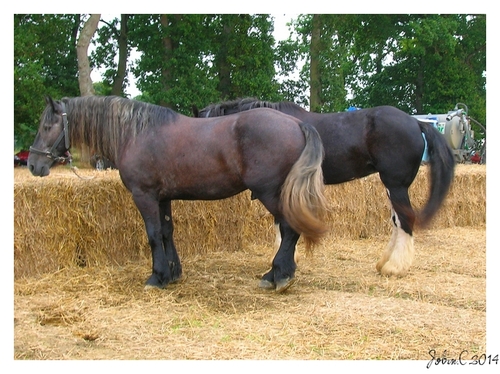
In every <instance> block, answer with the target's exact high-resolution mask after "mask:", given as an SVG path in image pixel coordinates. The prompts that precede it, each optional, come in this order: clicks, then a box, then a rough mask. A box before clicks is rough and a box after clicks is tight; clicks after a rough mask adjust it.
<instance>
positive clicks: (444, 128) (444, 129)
mask: <svg viewBox="0 0 500 374" xmlns="http://www.w3.org/2000/svg"><path fill="white" fill-rule="evenodd" d="M468 112H469V110H468V108H467V106H466V105H465V104H462V103H457V104H456V105H455V109H453V110H452V111H450V112H448V113H446V114H423V115H413V117H415V118H418V119H420V120H425V121H429V122H432V123H433V124H434V126H435V127H436V128H437V129H438V130H439V132H441V133H442V134H443V135H444V137H445V139H446V141H447V142H448V144H449V146H450V147H451V149H452V150H453V154H454V155H455V160H456V161H457V163H469V162H474V163H480V164H485V163H486V137H485V138H484V139H483V140H481V141H476V140H474V131H473V130H472V128H471V121H472V122H474V123H475V124H477V125H478V126H480V127H481V128H482V130H483V131H484V134H485V135H486V128H485V127H484V126H483V125H481V124H480V123H479V122H477V121H476V120H474V119H473V118H471V117H470V116H468V115H467V113H468Z"/></svg>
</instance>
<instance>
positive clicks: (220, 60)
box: [216, 15, 234, 100]
mask: <svg viewBox="0 0 500 374" xmlns="http://www.w3.org/2000/svg"><path fill="white" fill-rule="evenodd" d="M222 17H223V19H224V21H225V22H224V25H223V27H222V34H221V40H220V49H219V52H218V55H217V61H216V63H217V70H218V73H219V84H218V87H217V90H218V91H219V92H220V93H221V97H222V98H223V99H225V100H226V99H230V98H231V66H230V64H229V62H228V55H229V51H228V49H229V40H230V38H231V34H232V33H233V32H234V23H233V19H232V18H231V17H233V15H222Z"/></svg>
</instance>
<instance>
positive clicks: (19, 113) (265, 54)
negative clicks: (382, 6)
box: [14, 14, 486, 147]
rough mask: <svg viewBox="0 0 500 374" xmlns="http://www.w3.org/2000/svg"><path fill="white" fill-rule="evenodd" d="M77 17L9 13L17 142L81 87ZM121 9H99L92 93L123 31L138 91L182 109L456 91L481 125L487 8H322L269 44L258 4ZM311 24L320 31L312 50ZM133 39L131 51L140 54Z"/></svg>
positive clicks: (422, 106) (336, 102)
mask: <svg viewBox="0 0 500 374" xmlns="http://www.w3.org/2000/svg"><path fill="white" fill-rule="evenodd" d="M85 18H86V16H84V15H82V16H80V15H64V14H60V15H33V14H25V15H14V133H15V140H16V142H17V143H18V144H19V147H27V146H29V145H30V144H31V142H32V140H33V137H34V134H35V132H36V129H37V127H38V118H39V116H40V113H41V111H42V110H43V107H44V99H43V98H44V96H45V95H47V94H48V95H51V96H53V97H56V98H60V97H63V96H77V95H79V88H78V79H77V77H78V66H77V61H76V50H75V45H76V40H77V36H78V30H79V28H80V27H81V24H82V20H84V19H85ZM122 19H123V18H122ZM127 20H128V21H127V25H126V26H127V27H125V28H124V29H123V30H122V26H123V25H121V19H120V17H117V18H114V19H112V20H102V22H101V23H100V28H99V30H98V35H97V36H96V38H95V39H94V40H93V43H94V47H95V49H94V51H93V52H92V54H91V56H90V60H91V64H92V66H93V68H94V69H96V68H99V69H100V70H101V71H103V74H102V81H101V82H96V83H94V87H95V89H96V94H98V95H109V94H110V93H111V92H112V87H113V84H114V83H115V79H116V77H117V72H118V62H119V61H122V62H123V60H120V59H119V50H120V48H119V43H118V40H119V37H120V36H121V37H122V38H123V37H126V40H125V43H126V44H125V46H126V49H123V48H122V52H123V51H125V52H126V53H125V54H126V56H125V58H127V61H126V72H131V73H132V74H133V75H134V76H135V78H136V85H137V87H138V89H139V90H140V91H141V95H139V96H138V97H136V99H138V100H143V101H147V102H151V103H155V104H159V105H164V106H169V107H171V108H173V109H174V110H176V111H178V112H181V113H184V114H187V115H191V111H192V106H193V105H195V106H197V107H198V108H201V107H204V106H206V105H207V104H209V103H213V102H218V101H221V100H227V99H234V98H238V97H245V96H254V97H257V98H260V99H262V100H269V101H279V100H290V101H294V102H296V103H298V104H303V105H305V106H309V105H312V106H313V107H314V108H317V109H316V110H319V111H323V112H331V111H344V110H345V109H346V108H347V107H349V106H350V105H354V106H358V107H372V106H376V105H393V106H396V107H398V108H400V109H403V110H404V111H406V112H408V113H410V114H413V113H445V112H447V111H448V110H451V109H453V107H454V106H455V104H456V103H459V102H460V103H465V104H466V105H467V106H468V107H469V110H470V113H469V114H470V115H471V116H472V117H473V118H474V119H476V120H477V121H478V122H480V123H482V124H483V125H486V123H485V122H486V16H485V15H464V14H446V15H436V14H431V15H407V14H406V15H398V14H359V15H358V14H345V15H340V14H326V15H317V16H316V17H315V18H314V20H315V22H314V23H313V16H312V15H307V14H306V15H299V16H298V17H297V19H295V20H293V21H292V22H291V23H290V25H289V31H290V37H289V38H288V39H287V40H284V41H278V42H277V43H276V40H275V39H274V37H273V29H274V24H273V18H272V17H271V16H270V15H266V14H258V15H248V14H211V15H203V14H175V15H165V14H163V15H159V14H131V15H128V17H127ZM120 31H122V32H121V33H120ZM123 31H125V32H123ZM313 32H314V33H316V34H315V35H319V39H317V44H315V48H317V49H316V51H317V52H315V53H314V54H312V51H311V47H312V46H311V41H312V37H311V36H312V33H313ZM318 33H319V34H318ZM121 42H123V39H121ZM315 43H316V42H315ZM131 50H137V51H138V52H139V54H140V57H139V58H138V59H137V60H136V59H134V60H132V59H131V58H130V56H129V54H130V51H131ZM120 58H121V59H123V56H122V57H120ZM312 67H314V69H316V70H315V72H317V73H318V75H315V76H314V77H312V75H311V68H312ZM311 79H314V81H312V80H311ZM120 82H121V81H120ZM127 83H128V82H127V78H125V81H124V84H125V85H126V84H127ZM311 86H312V87H313V89H314V90H316V92H315V93H317V95H315V100H317V102H314V103H311V102H310V97H311V96H310V87H311ZM115 89H116V87H115ZM475 130H476V133H479V129H475Z"/></svg>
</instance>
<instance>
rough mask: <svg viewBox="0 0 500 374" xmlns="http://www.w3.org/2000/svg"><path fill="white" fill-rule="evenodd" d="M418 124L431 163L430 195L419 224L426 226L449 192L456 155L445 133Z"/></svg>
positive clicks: (429, 125) (425, 124) (422, 123)
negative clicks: (424, 139) (423, 136)
mask: <svg viewBox="0 0 500 374" xmlns="http://www.w3.org/2000/svg"><path fill="white" fill-rule="evenodd" d="M418 124H419V126H420V130H421V131H422V132H423V133H424V135H425V138H426V140H427V147H428V152H429V164H430V179H431V180H430V196H429V200H428V201H427V203H426V204H425V206H424V208H423V209H422V211H421V212H420V214H419V218H418V224H419V225H420V226H426V225H428V224H429V222H430V221H431V219H432V218H433V217H434V215H435V214H436V213H437V211H438V210H439V208H440V207H441V205H442V204H443V201H444V199H445V197H446V195H447V194H448V191H449V189H450V186H451V183H452V181H453V176H454V174H455V157H454V156H453V152H452V150H451V148H450V146H449V145H448V143H447V142H446V139H445V138H444V136H443V134H441V133H440V132H439V131H438V130H437V129H436V128H435V127H434V126H432V125H431V124H429V123H426V122H420V121H418Z"/></svg>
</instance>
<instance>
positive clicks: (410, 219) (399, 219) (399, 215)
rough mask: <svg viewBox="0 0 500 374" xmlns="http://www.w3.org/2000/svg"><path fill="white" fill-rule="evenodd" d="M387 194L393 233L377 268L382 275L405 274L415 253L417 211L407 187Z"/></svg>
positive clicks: (388, 191) (389, 191)
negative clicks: (389, 202) (414, 237)
mask: <svg viewBox="0 0 500 374" xmlns="http://www.w3.org/2000/svg"><path fill="white" fill-rule="evenodd" d="M387 194H388V196H389V199H390V201H391V204H392V209H391V211H392V222H393V227H392V235H391V239H390V241H389V243H388V245H387V247H386V249H385V252H384V254H383V255H382V257H381V259H380V260H379V261H378V262H377V265H376V268H377V271H378V272H379V273H381V274H382V275H386V276H391V275H395V276H404V275H406V273H407V272H408V269H409V268H410V266H411V264H412V262H413V257H414V254H415V249H414V246H413V226H414V223H415V212H414V211H413V208H412V207H411V204H410V198H409V196H408V189H407V188H399V189H391V190H389V189H388V190H387Z"/></svg>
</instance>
